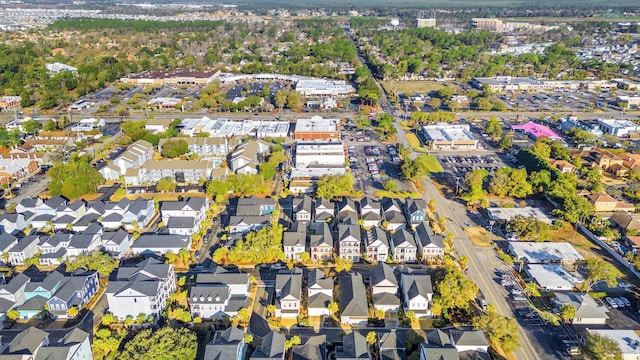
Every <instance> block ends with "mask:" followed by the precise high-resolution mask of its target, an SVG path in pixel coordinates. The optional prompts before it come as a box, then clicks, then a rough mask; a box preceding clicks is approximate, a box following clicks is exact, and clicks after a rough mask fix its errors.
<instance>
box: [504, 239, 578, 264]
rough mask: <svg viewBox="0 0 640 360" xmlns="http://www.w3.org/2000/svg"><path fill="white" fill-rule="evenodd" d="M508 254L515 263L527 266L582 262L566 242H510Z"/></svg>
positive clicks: (575, 251) (576, 252)
mask: <svg viewBox="0 0 640 360" xmlns="http://www.w3.org/2000/svg"><path fill="white" fill-rule="evenodd" d="M509 252H510V253H511V255H513V257H514V258H515V259H516V260H517V261H525V262H527V263H529V264H573V263H575V262H577V261H582V260H584V258H583V257H582V255H580V253H579V252H578V251H577V250H576V249H575V248H574V247H573V246H572V245H571V244H570V243H568V242H524V241H511V242H510V243H509Z"/></svg>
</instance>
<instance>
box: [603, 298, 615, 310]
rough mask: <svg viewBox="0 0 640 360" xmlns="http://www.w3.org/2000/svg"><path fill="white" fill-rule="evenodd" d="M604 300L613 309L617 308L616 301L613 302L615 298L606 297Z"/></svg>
mask: <svg viewBox="0 0 640 360" xmlns="http://www.w3.org/2000/svg"><path fill="white" fill-rule="evenodd" d="M604 300H605V301H606V302H607V304H609V306H611V307H612V308H614V309H617V308H618V303H616V302H615V300H613V299H612V298H610V297H606V298H605V299H604Z"/></svg>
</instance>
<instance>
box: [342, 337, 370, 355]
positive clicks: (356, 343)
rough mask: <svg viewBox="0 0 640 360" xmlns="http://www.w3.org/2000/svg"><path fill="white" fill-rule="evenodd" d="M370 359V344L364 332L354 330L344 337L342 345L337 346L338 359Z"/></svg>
mask: <svg viewBox="0 0 640 360" xmlns="http://www.w3.org/2000/svg"><path fill="white" fill-rule="evenodd" d="M347 358H348V359H369V358H370V354H369V344H367V341H366V339H365V337H364V336H362V334H360V333H359V332H357V331H352V332H351V333H350V334H348V335H345V336H344V337H343V338H342V347H336V359H347Z"/></svg>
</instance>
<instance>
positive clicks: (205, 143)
mask: <svg viewBox="0 0 640 360" xmlns="http://www.w3.org/2000/svg"><path fill="white" fill-rule="evenodd" d="M169 140H170V139H160V142H159V143H158V151H159V152H162V147H163V146H164V144H165V143H166V142H167V141H169ZM180 140H184V141H186V143H187V146H189V153H191V154H196V155H198V156H200V157H203V158H210V157H217V156H225V155H227V154H228V153H229V152H230V151H231V150H232V149H234V148H235V147H236V146H238V144H240V143H241V142H242V140H241V139H239V138H236V137H233V138H226V137H220V138H215V137H182V138H180Z"/></svg>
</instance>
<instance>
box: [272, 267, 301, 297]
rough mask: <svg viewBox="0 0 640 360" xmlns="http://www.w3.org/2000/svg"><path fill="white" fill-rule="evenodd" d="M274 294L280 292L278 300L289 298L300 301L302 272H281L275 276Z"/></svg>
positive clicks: (296, 270) (295, 270)
mask: <svg viewBox="0 0 640 360" xmlns="http://www.w3.org/2000/svg"><path fill="white" fill-rule="evenodd" d="M276 292H280V299H282V298H285V297H287V296H291V297H293V298H294V299H297V300H301V299H302V272H301V271H299V269H297V268H294V269H293V270H281V271H280V272H278V274H277V275H276Z"/></svg>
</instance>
